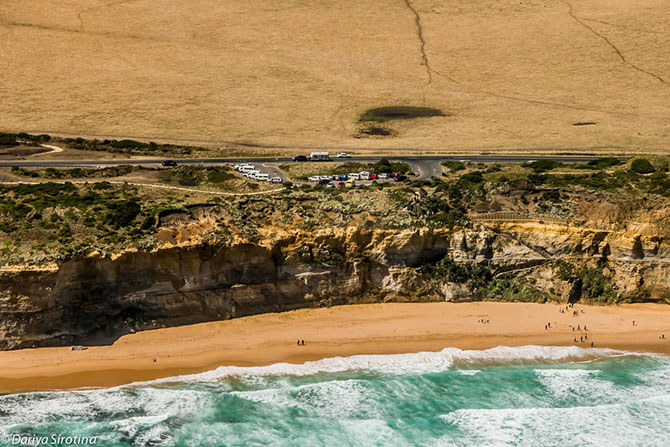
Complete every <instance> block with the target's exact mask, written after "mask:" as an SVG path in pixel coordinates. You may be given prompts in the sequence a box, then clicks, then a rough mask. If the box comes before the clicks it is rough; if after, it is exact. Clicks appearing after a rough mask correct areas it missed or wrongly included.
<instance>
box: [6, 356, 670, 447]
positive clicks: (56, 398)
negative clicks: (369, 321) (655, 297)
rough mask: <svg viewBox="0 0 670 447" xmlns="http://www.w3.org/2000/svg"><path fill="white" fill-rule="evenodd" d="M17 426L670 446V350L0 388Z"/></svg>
mask: <svg viewBox="0 0 670 447" xmlns="http://www.w3.org/2000/svg"><path fill="white" fill-rule="evenodd" d="M20 436H22V437H23V438H22V439H23V442H28V441H30V440H31V439H32V440H33V443H32V444H31V445H36V443H37V441H36V440H39V441H40V442H42V444H41V445H99V446H114V447H117V446H189V447H195V446H217V447H219V446H310V447H314V446H361V447H369V446H384V447H386V446H426V447H428V446H533V447H537V446H561V447H566V446H580V447H583V446H607V447H615V446H645V447H649V446H670V357H667V356H662V355H656V354H648V355H647V354H633V353H626V352H620V351H613V350H607V349H583V348H578V347H540V346H523V347H515V348H511V347H497V348H493V349H488V350H483V351H465V350H459V349H452V348H447V349H444V350H443V351H441V352H424V353H416V354H402V355H378V356H353V357H347V358H332V359H324V360H319V361H315V362H308V363H305V364H302V365H292V364H277V365H272V366H267V367H257V368H236V367H221V368H218V369H216V370H214V371H209V372H206V373H202V374H195V375H189V376H180V377H174V378H169V379H161V380H157V381H152V382H145V383H135V384H132V385H127V386H122V387H115V388H108V389H94V390H77V391H65V392H37V393H22V394H9V395H3V396H0V445H3V446H4V445H21V444H17V443H15V442H14V441H17V440H19V438H18V437H20ZM55 436H60V437H61V438H55ZM75 436H77V437H80V438H78V441H77V444H75V443H74V442H75V440H76V439H77V438H74V437H75ZM67 437H70V444H67V443H66V440H67ZM54 439H55V440H56V441H57V443H51V441H53V440H54ZM82 440H84V441H88V442H89V444H86V443H85V442H82ZM92 441H95V444H92V443H91V442H92ZM25 445H28V444H25Z"/></svg>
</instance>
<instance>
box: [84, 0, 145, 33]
mask: <svg viewBox="0 0 670 447" xmlns="http://www.w3.org/2000/svg"><path fill="white" fill-rule="evenodd" d="M136 1H139V0H121V1H118V2H112V3H107V4H105V5H100V6H92V7H90V8H86V9H82V10H81V11H79V12H78V13H77V19H79V31H84V18H83V17H82V16H83V15H84V14H86V13H89V12H91V11H95V10H97V9H104V8H110V7H112V6H116V5H123V4H124V3H133V2H136Z"/></svg>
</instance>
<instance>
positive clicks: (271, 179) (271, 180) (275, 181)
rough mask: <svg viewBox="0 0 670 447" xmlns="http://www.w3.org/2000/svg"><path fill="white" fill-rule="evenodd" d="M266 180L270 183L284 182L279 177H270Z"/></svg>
mask: <svg viewBox="0 0 670 447" xmlns="http://www.w3.org/2000/svg"><path fill="white" fill-rule="evenodd" d="M268 181H269V182H270V183H284V181H283V180H282V179H281V177H272V178H270V180H268Z"/></svg>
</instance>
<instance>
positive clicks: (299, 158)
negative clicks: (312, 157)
mask: <svg viewBox="0 0 670 447" xmlns="http://www.w3.org/2000/svg"><path fill="white" fill-rule="evenodd" d="M293 161H307V156H306V155H296V156H295V157H293Z"/></svg>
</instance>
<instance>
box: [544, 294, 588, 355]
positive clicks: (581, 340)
mask: <svg viewBox="0 0 670 447" xmlns="http://www.w3.org/2000/svg"><path fill="white" fill-rule="evenodd" d="M573 307H574V305H573V303H568V304H567V306H565V307H563V306H560V307H559V308H558V313H561V314H564V313H565V311H566V310H569V309H572V308H573ZM580 313H582V314H583V313H584V308H583V307H580V308H579V310H576V309H575V310H573V311H572V316H573V317H578V316H579V314H580ZM550 328H551V324H545V325H544V329H545V330H546V329H550ZM570 328H571V329H572V332H575V331H579V332H581V331H582V330H583V331H584V332H587V331H588V328H587V327H586V325H584V327H583V328H582V325H581V324H578V325H576V326H575V325H574V324H571V325H570ZM572 341H573V342H574V343H584V342H588V341H589V334H584V335H580V336H579V340H577V336H576V335H573V336H572ZM593 346H594V344H593V341H591V347H592V348H593Z"/></svg>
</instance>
